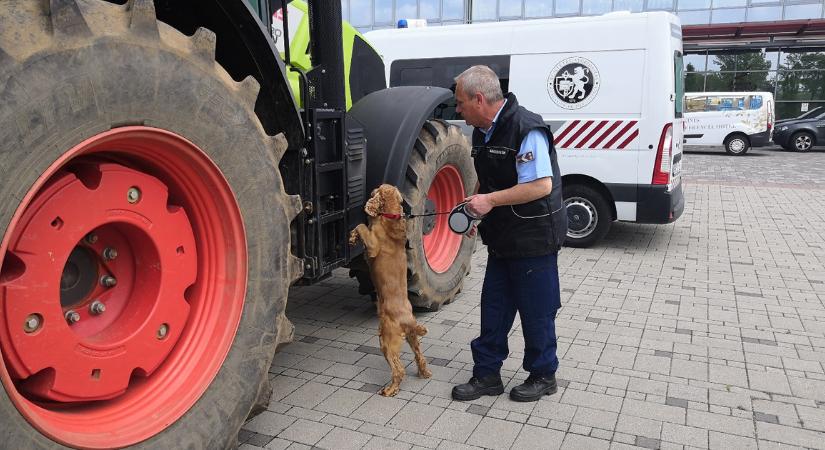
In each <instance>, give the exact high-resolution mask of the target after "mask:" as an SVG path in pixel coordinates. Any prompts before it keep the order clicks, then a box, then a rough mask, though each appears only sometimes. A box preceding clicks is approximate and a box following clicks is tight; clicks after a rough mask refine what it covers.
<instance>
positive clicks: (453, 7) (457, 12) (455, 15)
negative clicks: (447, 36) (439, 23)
mask: <svg viewBox="0 0 825 450" xmlns="http://www.w3.org/2000/svg"><path fill="white" fill-rule="evenodd" d="M463 18H464V0H442V2H441V19H442V20H451V19H463Z"/></svg>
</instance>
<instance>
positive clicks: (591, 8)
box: [582, 0, 611, 15]
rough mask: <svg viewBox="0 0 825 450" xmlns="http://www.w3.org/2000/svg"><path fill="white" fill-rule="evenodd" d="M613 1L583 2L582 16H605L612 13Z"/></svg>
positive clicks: (590, 0)
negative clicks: (611, 5) (611, 4)
mask: <svg viewBox="0 0 825 450" xmlns="http://www.w3.org/2000/svg"><path fill="white" fill-rule="evenodd" d="M610 2H611V0H582V14H593V15H595V14H604V13H606V12H610Z"/></svg>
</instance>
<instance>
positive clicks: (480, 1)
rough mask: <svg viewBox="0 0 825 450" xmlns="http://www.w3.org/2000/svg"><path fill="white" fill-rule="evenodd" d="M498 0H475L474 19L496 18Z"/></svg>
mask: <svg viewBox="0 0 825 450" xmlns="http://www.w3.org/2000/svg"><path fill="white" fill-rule="evenodd" d="M495 19H496V0H474V1H473V20H495Z"/></svg>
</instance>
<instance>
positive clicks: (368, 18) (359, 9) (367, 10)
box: [349, 0, 372, 27]
mask: <svg viewBox="0 0 825 450" xmlns="http://www.w3.org/2000/svg"><path fill="white" fill-rule="evenodd" d="M349 18H350V23H351V24H352V25H353V26H356V27H359V26H364V25H372V1H370V0H350V17H349Z"/></svg>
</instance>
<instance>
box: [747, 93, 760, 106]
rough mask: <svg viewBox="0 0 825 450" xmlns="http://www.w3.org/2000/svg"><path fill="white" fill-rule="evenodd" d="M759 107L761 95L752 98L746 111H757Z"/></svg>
mask: <svg viewBox="0 0 825 450" xmlns="http://www.w3.org/2000/svg"><path fill="white" fill-rule="evenodd" d="M761 107H762V96H761V95H754V96H752V97H751V101H750V104H749V105H748V109H759V108H761Z"/></svg>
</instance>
